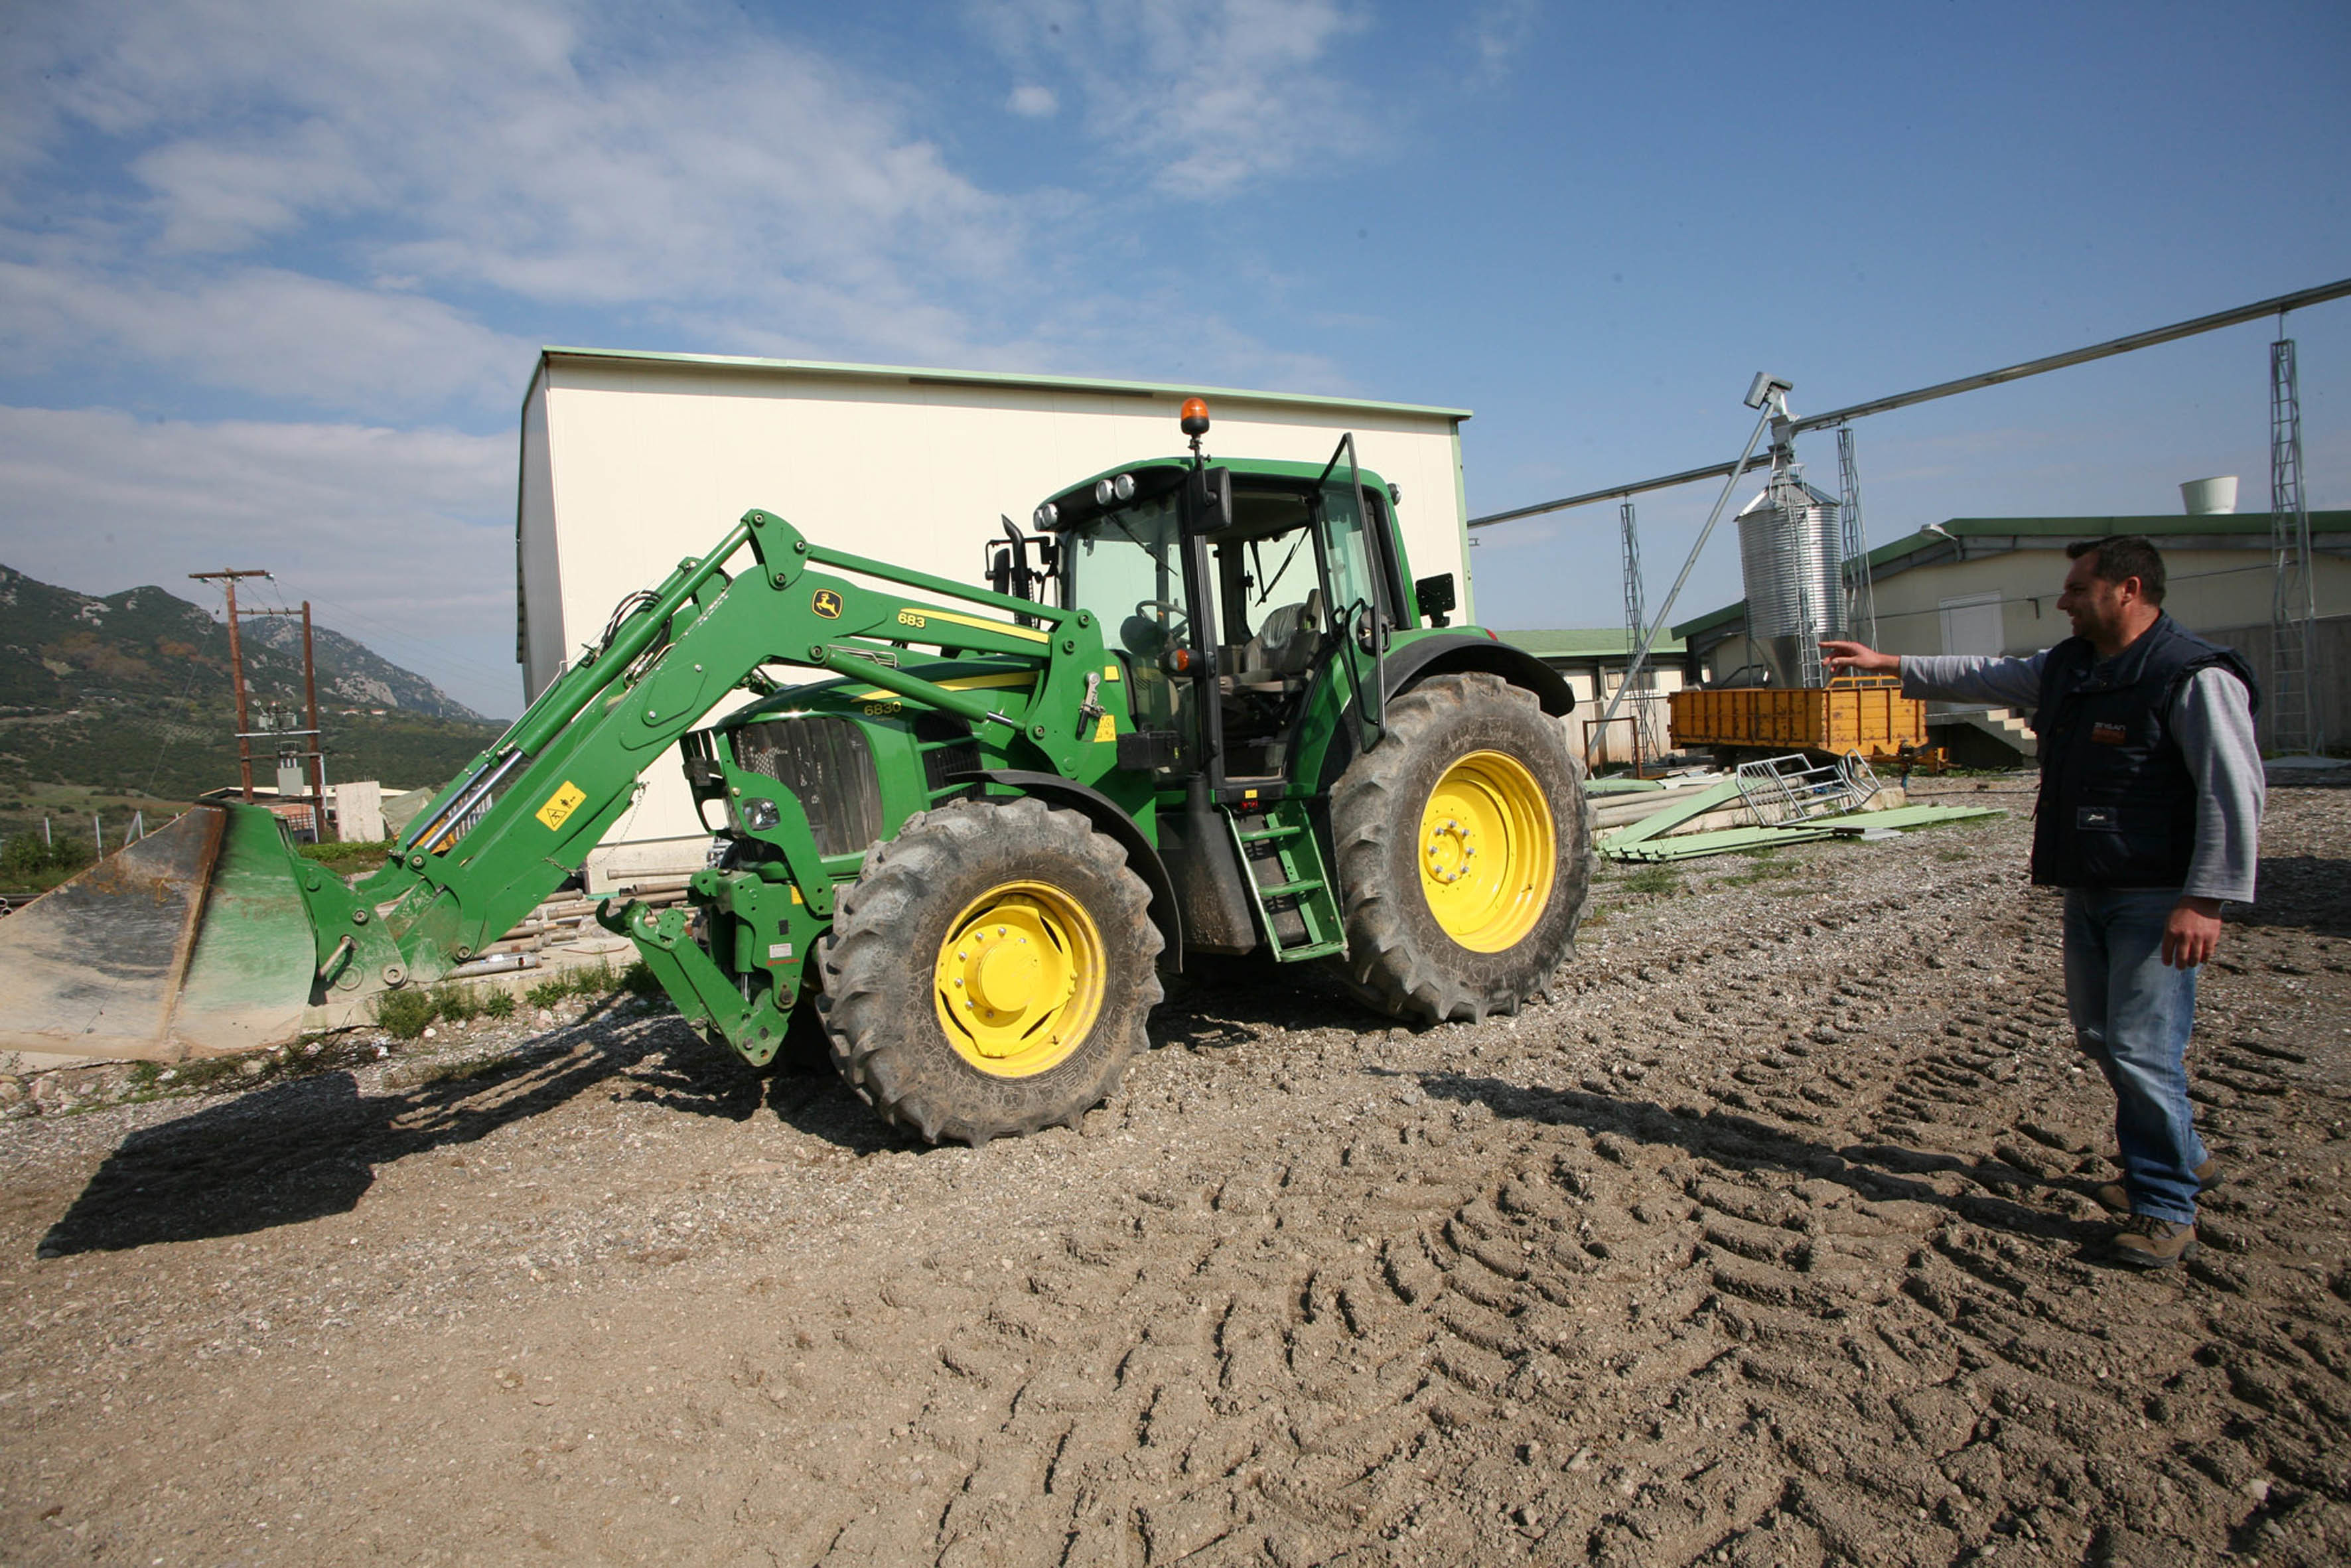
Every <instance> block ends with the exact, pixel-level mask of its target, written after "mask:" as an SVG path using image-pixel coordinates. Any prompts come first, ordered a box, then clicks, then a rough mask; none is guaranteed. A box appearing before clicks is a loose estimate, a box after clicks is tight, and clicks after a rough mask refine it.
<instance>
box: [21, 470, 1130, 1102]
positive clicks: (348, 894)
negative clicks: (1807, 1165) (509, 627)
mask: <svg viewBox="0 0 2351 1568" xmlns="http://www.w3.org/2000/svg"><path fill="white" fill-rule="evenodd" d="M746 553H747V555H748V565H747V566H742V558H743V557H744V556H745V554H746ZM730 561H732V562H736V563H737V565H738V567H742V569H741V570H737V571H734V572H732V573H730V572H729V571H728V570H727V564H728V563H729V562H730ZM910 646H921V647H925V648H934V647H935V648H940V649H943V650H953V651H955V652H956V653H959V654H970V655H981V656H987V657H991V658H996V659H1001V660H1003V661H1005V662H1006V663H1007V664H1008V668H1011V669H1016V670H1023V669H1025V670H1027V671H1033V672H1034V679H1033V680H1024V681H1022V682H1019V683H1018V686H1019V689H1014V684H1013V683H1006V684H1003V685H995V684H993V683H991V684H990V685H988V686H987V687H983V688H977V689H974V688H973V687H972V684H971V683H969V682H964V683H958V684H959V685H961V686H963V687H964V689H950V688H949V687H948V686H947V685H940V684H937V683H935V682H933V681H930V680H926V679H925V678H923V677H922V676H921V675H917V674H912V673H909V672H908V671H906V670H904V669H902V668H900V667H899V660H900V653H901V652H902V651H903V650H904V649H905V648H907V647H910ZM1102 659H1103V650H1102V633H1101V631H1100V628H1099V627H1097V626H1096V625H1095V623H1094V621H1093V618H1092V616H1091V615H1089V614H1088V613H1086V612H1082V611H1069V610H1059V609H1055V608H1052V607H1050V606H1048V605H1043V604H1039V603H1035V602H1032V601H1028V600H1025V599H1015V598H1010V597H1007V596H1005V595H1002V594H998V593H992V592H990V591H987V590H986V589H981V588H974V587H967V586H966V585H964V584H962V583H958V582H953V581H949V580H946V579H944V578H937V577H932V576H929V575H927V574H925V573H922V572H917V571H910V570H906V569H904V568H903V567H895V566H891V565H888V564H885V563H883V562H880V561H874V560H869V559H864V558H862V557H860V556H854V555H850V554H847V553H845V552H841V551H837V550H828V549H823V548H822V547H820V546H817V545H813V544H811V543H810V542H809V541H808V539H806V538H803V537H802V536H801V535H800V533H799V530H797V529H796V528H793V527H792V526H791V525H790V524H789V523H787V522H785V521H784V520H783V519H782V518H781V517H777V516H776V515H774V514H773V513H770V512H764V511H752V512H747V513H746V514H745V515H744V517H743V518H742V520H741V521H740V522H738V523H737V524H736V526H735V527H734V528H732V529H730V530H729V531H728V532H727V533H726V536H725V537H724V538H721V539H720V540H719V541H718V543H717V545H716V547H715V548H714V549H711V550H710V552H709V553H708V554H706V555H704V556H701V557H699V558H695V559H687V560H685V561H683V562H681V563H679V565H678V568H677V570H674V571H673V572H672V573H670V575H669V577H668V578H667V579H666V580H664V581H663V582H662V583H661V584H660V585H659V586H658V587H656V588H653V589H650V590H647V591H643V592H640V593H635V594H632V595H631V596H630V597H629V599H628V600H627V601H624V603H623V607H622V611H621V612H618V613H616V614H615V616H614V618H613V621H612V623H611V626H610V627H609V628H608V629H607V631H606V632H605V634H604V636H603V637H602V639H601V641H600V642H599V643H598V644H597V645H596V646H595V647H593V648H590V649H589V650H588V651H587V652H586V653H583V654H582V656H581V657H580V659H579V661H578V662H577V663H575V664H572V665H571V666H570V667H569V669H567V670H565V671H564V672H563V673H562V674H560V675H559V676H558V677H557V678H556V680H554V681H553V682H552V683H551V684H549V686H548V687H547V689H546V690H545V691H543V692H541V693H540V694H539V695H538V700H537V701H535V702H533V703H532V704H531V705H530V706H529V708H528V710H527V711H526V712H525V713H524V714H523V716H522V717H521V718H519V719H517V720H516V721H515V723H514V724H513V725H512V726H511V727H508V728H507V731H506V733H505V734H504V735H502V736H500V737H498V739H497V741H496V743H495V744H494V745H492V746H491V747H489V748H488V749H486V750H485V751H483V752H482V753H481V754H480V755H479V756H477V757H475V758H474V759H473V761H472V762H470V763H469V764H467V765H466V767H465V769H464V770H463V771H462V772H461V773H460V774H459V776H458V778H457V780H456V782H455V783H453V784H451V785H450V786H449V787H448V788H447V789H444V790H442V791H441V792H440V794H439V796H438V797H437V798H436V799H435V800H434V801H433V803H432V805H431V806H430V807H429V808H428V809H427V810H425V811H424V812H423V814H422V815H420V816H419V817H418V818H417V819H416V821H415V822H414V824H413V826H412V827H411V828H410V829H409V831H407V833H406V834H405V835H404V836H403V837H402V839H401V841H399V843H398V845H397V847H396V850H395V852H394V854H393V855H392V859H391V860H390V861H388V862H386V864H385V865H384V866H383V867H382V868H381V870H379V871H377V872H376V873H373V874H371V875H370V876H369V877H367V878H366V879H365V880H364V881H362V882H360V883H359V884H358V885H357V886H356V887H354V886H350V885H347V884H346V883H344V882H343V881H342V879H340V877H338V876H336V875H335V874H334V873H331V872H329V870H327V869H326V868H325V867H323V866H321V865H319V864H317V863H316V862H311V861H308V860H304V859H302V858H300V857H299V856H298V855H297V854H296V853H295V852H294V851H293V847H292V845H291V844H290V843H289V842H288V841H287V838H286V836H285V833H284V832H283V831H282V830H281V828H280V827H279V825H278V823H277V819H276V818H275V817H273V816H272V815H271V814H270V813H269V812H267V811H266V810H262V809H260V808H257V807H252V806H242V805H228V806H206V807H204V808H202V809H199V810H192V811H190V812H188V813H186V814H185V815H184V816H183V817H182V818H181V819H180V820H179V821H176V822H174V823H173V824H172V826H171V828H169V829H167V830H166V831H164V832H162V833H160V834H157V835H155V836H154V837H153V838H151V839H149V840H147V841H142V842H141V844H139V845H136V846H134V847H133V848H132V849H131V850H129V851H126V852H123V853H122V854H121V855H119V856H116V857H111V858H110V859H109V860H108V861H106V862H101V863H100V865H99V867H97V868H94V869H93V871H92V872H90V873H85V875H84V876H83V877H81V878H78V879H76V882H75V883H70V884H68V886H67V887H66V888H63V889H60V890H59V893H58V894H57V895H52V896H51V897H49V898H47V899H43V900H40V901H37V903H36V904H33V905H32V906H30V907H28V908H27V909H26V911H25V912H23V913H22V914H19V915H13V916H11V917H10V918H9V919H8V920H7V921H6V922H5V923H0V996H5V997H7V998H9V1001H10V1006H9V1007H8V1008H7V1009H5V1012H6V1016H5V1017H0V1044H4V1045H5V1046H6V1047H8V1048H12V1049H17V1050H34V1051H64V1052H67V1053H69V1054H91V1055H106V1056H113V1057H132V1058H142V1057H143V1058H147V1059H150V1060H158V1061H177V1060H179V1059H181V1058H183V1057H185V1056H188V1055H192V1054H193V1055H210V1054H218V1053H222V1052H227V1051H248V1050H252V1049H254V1048H255V1047H256V1046H263V1045H269V1044H274V1043H277V1042H280V1041H283V1040H289V1039H291V1038H293V1036H294V1035H295V1034H296V1033H297V1032H298V1030H299V1029H300V1028H302V1027H304V1024H305V1021H306V1019H307V1020H308V1021H309V1022H311V1023H312V1024H313V1025H315V1023H316V1022H317V1021H318V1020H319V1019H320V1018H321V1014H320V1012H319V1010H318V1009H325V1012H324V1015H323V1016H324V1017H325V1019H329V1020H335V1021H340V1020H341V1019H350V1018H353V1017H356V1016H357V1007H358V1005H359V1004H360V1003H362V1002H364V1001H365V999H366V998H367V997H368V995H369V994H370V993H371V992H373V991H378V990H381V989H384V988H396V987H400V986H404V985H408V984H411V983H413V982H418V981H428V980H432V979H434V978H437V977H441V976H443V975H445V974H446V973H448V972H449V971H450V970H451V969H453V968H455V967H457V966H459V965H461V964H463V963H465V961H466V960H468V959H470V958H472V957H474V956H475V955H477V954H479V953H480V952H482V950H483V949H484V948H485V947H486V946H488V945H489V944H490V943H492V942H495V941H496V940H497V939H498V938H499V937H501V936H504V935H505V934H506V933H507V932H508V931H509V930H511V929H513V927H514V926H515V925H516V924H517V922H518V921H519V920H520V919H521V918H522V916H523V915H525V914H527V913H528V911H529V910H530V909H531V907H532V906H533V905H535V904H538V902H539V901H540V900H541V899H543V898H545V897H546V896H547V895H548V894H549V893H551V892H552V891H554V890H555V888H556V887H557V886H559V884H560V883H562V882H563V880H564V879H565V878H567V877H569V876H570V875H571V874H572V873H575V872H576V871H578V870H579V869H580V866H581V864H582V863H583V862H585V861H586V859H587V856H588V852H590V850H592V849H593V848H594V847H595V846H596V844H597V842H598V841H600V840H601V838H602V837H603V835H604V833H605V831H607V830H608V829H609V828H610V827H611V825H612V823H613V822H614V821H617V820H618V819H619V818H620V816H621V814H622V812H624V811H625V810H628V807H629V804H630V801H631V799H632V791H633V789H634V788H635V786H636V783H637V780H638V779H639V777H640V776H641V775H642V774H643V772H644V770H645V768H647V767H648V766H649V765H650V764H651V763H652V762H653V760H654V759H655V758H659V757H661V756H662V755H663V754H664V751H665V750H666V749H667V748H668V747H669V746H670V745H671V744H672V743H673V742H674V741H676V740H677V739H678V737H681V736H682V735H684V733H685V732H686V731H687V730H688V729H690V728H692V727H695V726H696V725H697V724H699V723H701V722H702V721H703V720H704V719H705V717H707V716H709V714H710V713H711V711H712V710H713V709H714V708H716V707H717V706H719V705H720V704H721V703H723V702H724V701H726V698H727V696H728V694H730V693H732V692H735V691H737V690H738V689H747V690H750V691H753V692H758V693H766V692H769V691H772V690H774V689H775V686H776V683H774V682H771V681H770V680H769V679H768V677H767V676H766V675H765V674H762V673H761V672H762V670H763V668H764V667H766V666H768V665H778V664H780V665H795V666H800V667H803V668H807V669H812V670H821V671H831V672H835V673H839V674H848V675H852V676H853V677H854V678H855V679H856V680H857V682H858V683H859V684H860V685H872V686H873V687H877V688H880V689H882V690H884V691H887V692H889V693H891V694H892V695H894V696H895V697H896V698H898V699H900V700H901V701H904V702H907V703H912V704H916V705H921V706H927V707H930V708H934V709H936V710H937V711H939V712H942V713H946V714H951V715H954V716H957V717H959V718H961V719H964V720H966V721H967V722H968V723H969V724H970V725H971V727H972V729H973V736H974V740H975V742H976V743H977V748H978V751H979V753H980V756H981V758H982V760H983V761H984V762H985V763H986V764H987V766H990V767H994V768H1022V769H1032V770H1037V771H1046V772H1051V773H1054V774H1056V775H1059V776H1061V777H1063V778H1070V779H1077V780H1079V781H1081V782H1086V783H1092V782H1093V781H1095V780H1098V779H1101V778H1102V775H1103V774H1105V773H1107V772H1108V771H1109V770H1110V769H1111V768H1113V767H1115V766H1116V751H1117V747H1116V746H1115V745H1114V744H1111V743H1110V742H1112V741H1113V739H1114V736H1113V734H1112V733H1111V730H1110V727H1108V726H1107V725H1106V724H1104V723H1102V721H1101V715H1102V709H1101V708H1099V707H1097V706H1094V704H1093V703H1092V699H1091V695H1090V694H1089V692H1088V691H1087V689H1086V682H1085V676H1086V674H1087V673H1088V672H1089V671H1099V670H1100V669H1101V667H1102ZM775 793H776V794H777V795H778V797H779V798H778V799H777V800H773V801H772V802H771V803H772V804H773V805H774V806H776V807H777V808H778V811H777V816H778V818H779V821H777V822H776V823H775V824H774V825H773V826H771V827H769V828H767V829H766V830H765V831H763V834H762V836H763V837H764V838H766V839H767V841H768V842H769V843H770V844H772V845H774V846H776V847H778V848H779V849H780V850H781V852H782V854H783V860H784V864H785V866H786V867H787V868H789V878H790V881H791V882H792V883H793V885H792V887H790V888H789V889H786V888H778V889H777V893H778V895H779V896H781V895H785V894H789V895H791V896H793V897H795V898H805V900H806V908H807V910H808V912H809V913H810V915H814V916H817V917H820V918H822V917H826V916H829V915H830V914H831V900H832V888H831V882H830V881H828V880H827V878H826V875H825V871H824V867H823V865H822V863H821V861H820V856H819V854H818V852H817V846H816V842H815V841H814V838H813V837H812V836H811V834H810V829H809V825H808V821H807V819H806V816H805V815H804V814H803V812H802V811H801V810H800V808H799V802H798V801H797V800H793V799H792V798H791V797H790V795H789V791H788V790H784V789H781V788H780V787H778V789H777V791H775ZM752 880H753V881H758V879H757V878H754V879H752ZM756 892H757V890H756V889H749V888H747V889H744V890H741V891H740V893H739V894H738V897H739V898H741V899H745V900H749V899H752V898H754V896H755V894H756ZM622 914H627V915H642V914H643V912H642V911H641V910H633V909H632V911H628V912H615V911H611V910H607V911H606V912H605V913H604V915H603V918H604V919H605V920H606V922H607V924H609V925H614V927H615V928H620V927H621V926H622V924H623V922H622V920H621V919H620V918H618V916H619V915H622ZM673 924H675V922H673ZM637 925H639V926H643V929H637V928H636V927H635V926H632V927H630V930H631V935H632V936H637V937H638V938H639V946H640V949H641V950H643V951H646V952H647V956H648V958H649V959H656V958H658V959H659V960H660V961H659V962H658V963H657V964H656V968H657V970H659V972H661V973H662V974H663V976H664V981H665V982H667V983H673V984H674V986H675V987H678V988H684V989H685V990H686V991H687V992H688V993H689V996H688V997H682V998H681V1004H682V1005H686V1004H687V1003H688V1001H689V1000H690V999H691V998H702V997H705V996H706V995H708V994H709V993H712V992H713V991H714V990H716V989H718V988H720V983H719V981H718V980H716V979H714V977H716V975H717V973H718V972H717V970H716V967H714V966H712V965H711V964H710V962H709V960H708V959H707V958H704V957H703V956H702V955H700V953H699V952H698V950H697V951H695V952H694V953H692V954H688V955H686V956H683V957H676V956H674V955H673V949H674V948H675V947H676V946H678V944H677V942H676V938H677V937H679V936H681V935H682V934H683V933H682V928H681V930H679V931H669V932H665V933H663V932H656V931H654V930H653V928H652V927H651V926H650V925H645V923H644V921H643V920H639V921H638V922H637ZM664 936H665V937H666V939H667V940H668V943H669V946H662V939H663V938H664ZM306 937H307V938H308V945H307V946H305V938H306ZM684 946H688V947H690V946H692V944H691V943H690V942H687V943H685V944H684ZM695 959H700V960H701V962H700V964H699V965H698V966H697V965H695V962H694V961H695ZM705 969H706V970H708V971H709V972H708V973H704V972H703V971H704V970H705ZM689 970H690V971H691V973H690V974H689V973H688V971H689ZM720 999H721V1000H723V999H724V998H720ZM768 999H769V1001H770V1002H773V1001H775V1000H777V999H778V998H768ZM306 1009H309V1010H308V1012H307V1013H306ZM713 1010H714V1009H713V1008H712V1007H711V1006H709V1005H707V1004H706V1003H705V1004H701V1005H698V1006H697V1008H696V1011H697V1013H698V1015H709V1014H711V1013H712V1012H713ZM769 1032H770V1035H772V1032H773V1031H772V1030H770V1031H769ZM766 1049H768V1050H770V1051H772V1046H768V1047H767V1048H766Z"/></svg>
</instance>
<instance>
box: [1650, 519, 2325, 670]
mask: <svg viewBox="0 0 2351 1568" xmlns="http://www.w3.org/2000/svg"><path fill="white" fill-rule="evenodd" d="M1938 526H1939V527H1941V528H1948V529H1949V530H1950V531H1951V532H1952V533H1953V534H1955V535H1957V536H1958V537H1959V538H2001V537H2002V536H2007V537H2010V538H2014V537H2018V536H2024V535H2033V536H2038V537H2040V538H2063V539H2095V538H2106V537H2108V536H2110V535H2114V534H2143V535H2146V536H2147V537H2148V538H2164V537H2166V536H2178V535H2181V534H2244V535H2250V536H2257V537H2266V536H2267V535H2268V533H2269V531H2270V514H2269V513H2268V512H2267V511H2266V510H2264V511H2258V512H2205V513H2201V514H2198V515H2195V516H2190V515H2189V514H2187V513H2184V512H2156V513H2153V514H2148V515H2143V516H2139V517H2128V516H2125V517H1949V518H1946V519H1945V520H1944V521H1943V522H1942V523H1941V524H1939V525H1938ZM2310 531H2311V532H2313V533H2326V534H2346V533H2351V509H2346V508H2343V507H2327V508H2325V509H2323V510H2318V511H2314V512H2312V513H2311V514H2310ZM1922 541H1923V542H1922ZM1937 543H1938V540H1937V538H1936V537H1935V536H1934V535H1933V534H1930V533H1928V531H1927V530H1926V529H1924V528H1919V529H1917V530H1916V531H1914V532H1911V533H1907V534H1905V535H1903V536H1902V537H1901V538H1898V539H1896V540H1894V541H1893V542H1892V543H1891V544H1882V545H1879V546H1878V547H1877V548H1876V549H1874V550H1871V551H1870V552H1869V564H1870V566H1871V567H1872V568H1873V569H1875V568H1876V567H1880V566H1883V565H1885V564H1886V562H1888V561H1892V560H1899V559H1902V558H1903V557H1904V556H1907V555H1916V554H1917V552H1918V551H1919V550H1921V549H1932V548H1934V546H1935V545H1936V544H1937ZM1746 614H1747V601H1746V600H1744V599H1741V600H1739V601H1736V602H1735V603H1731V604H1726V605H1724V606H1723V607H1722V608H1721V609H1719V610H1709V611H1708V612H1706V613H1705V614H1703V615H1701V616H1698V618H1697V619H1695V620H1692V621H1683V622H1677V623H1676V624H1675V626H1674V629H1673V631H1674V635H1675V636H1677V637H1680V638H1683V639H1685V640H1687V638H1689V637H1692V636H1694V635H1696V634H1697V633H1698V632H1707V631H1711V630H1712V629H1713V628H1715V627H1716V626H1719V625H1721V624H1722V623H1723V622H1728V621H1736V620H1743V619H1745V618H1746Z"/></svg>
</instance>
